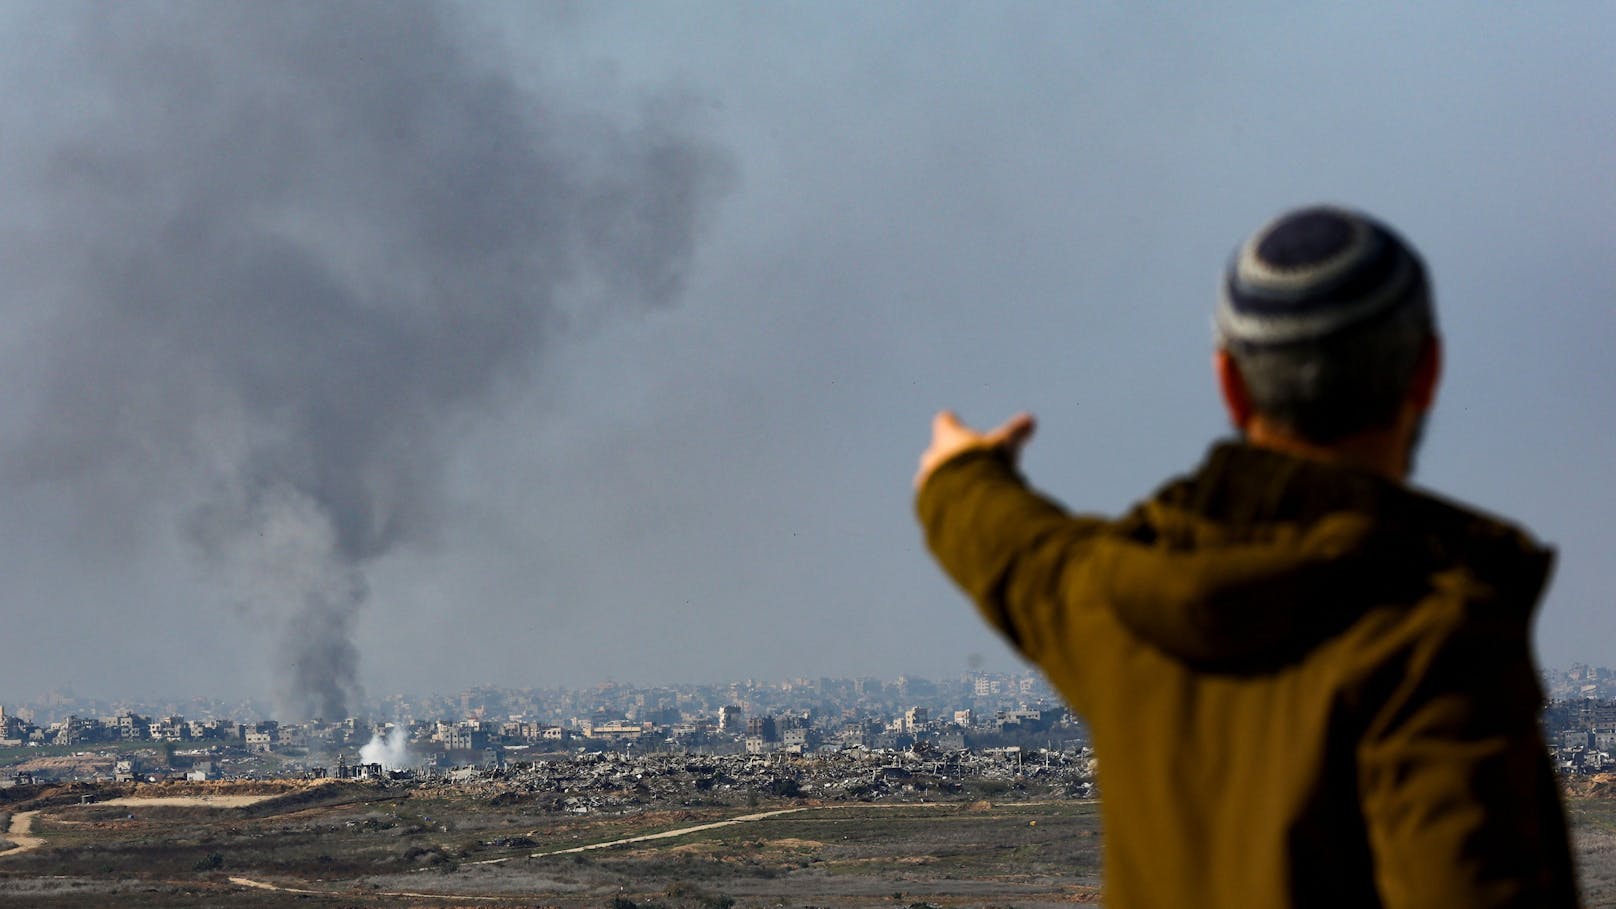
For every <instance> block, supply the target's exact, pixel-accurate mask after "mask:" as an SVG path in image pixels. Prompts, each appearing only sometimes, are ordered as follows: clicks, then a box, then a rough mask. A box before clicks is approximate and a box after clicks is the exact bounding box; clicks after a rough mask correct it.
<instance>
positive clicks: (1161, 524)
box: [1098, 443, 1553, 670]
mask: <svg viewBox="0 0 1616 909" xmlns="http://www.w3.org/2000/svg"><path fill="white" fill-rule="evenodd" d="M1118 531H1119V533H1120V534H1121V537H1122V540H1121V542H1122V545H1119V546H1115V547H1108V553H1109V554H1108V556H1107V559H1108V560H1109V561H1110V562H1111V564H1109V565H1104V566H1100V567H1101V571H1100V572H1099V573H1098V577H1100V578H1103V579H1104V580H1103V581H1102V582H1101V583H1102V585H1103V589H1102V590H1101V593H1102V595H1103V599H1104V600H1105V601H1106V602H1108V603H1110V604H1111V607H1112V608H1113V609H1114V610H1115V612H1116V614H1117V617H1118V619H1119V620H1120V621H1121V622H1122V623H1123V624H1124V625H1126V626H1127V627H1128V628H1129V629H1130V630H1131V631H1133V633H1135V634H1137V635H1138V636H1139V637H1141V638H1143V639H1144V640H1146V641H1147V642H1149V643H1150V644H1152V645H1154V646H1155V647H1157V648H1159V649H1160V650H1162V651H1164V652H1166V653H1168V654H1169V655H1171V656H1173V657H1175V658H1177V659H1180V660H1182V661H1185V662H1187V663H1191V664H1195V665H1198V666H1201V667H1204V668H1210V669H1223V670H1238V669H1251V670H1258V669H1263V668H1270V667H1273V666H1276V665H1283V664H1285V663H1289V662H1292V661H1294V660H1295V659H1297V658H1299V657H1300V656H1302V655H1303V654H1304V653H1306V652H1307V651H1308V650H1310V649H1311V648H1312V647H1314V646H1315V645H1317V644H1318V643H1319V642H1320V641H1323V640H1325V639H1327V638H1328V637H1330V636H1331V635H1332V634H1334V633H1336V632H1337V631H1339V630H1341V629H1342V628H1345V627H1346V626H1347V625H1348V624H1350V623H1351V622H1352V621H1353V620H1354V619H1356V618H1357V617H1358V616H1360V615H1362V614H1363V613H1364V612H1365V611H1366V610H1368V609H1371V608H1374V607H1376V606H1379V605H1383V604H1394V603H1395V604H1408V603H1413V602H1416V601H1418V600H1419V599H1421V598H1422V597H1423V595H1424V593H1425V592H1426V591H1428V590H1429V589H1431V587H1432V584H1433V577H1434V576H1435V575H1436V574H1438V573H1440V572H1444V571H1447V570H1450V569H1455V568H1461V569H1464V570H1465V571H1466V572H1467V573H1468V574H1469V576H1470V577H1472V578H1473V579H1474V580H1475V581H1476V582H1478V583H1479V584H1480V585H1481V586H1480V587H1478V588H1476V589H1477V590H1484V591H1487V592H1488V593H1489V594H1492V595H1485V596H1480V597H1478V605H1477V606H1476V608H1499V609H1508V610H1513V611H1514V612H1515V613H1517V614H1516V615H1512V616H1509V617H1508V618H1510V619H1511V620H1518V621H1520V622H1521V623H1522V624H1525V623H1527V622H1529V620H1530V618H1531V610H1532V608H1533V604H1534V603H1535V602H1536V600H1537V594H1538V593H1539V592H1540V591H1541V589H1542V587H1543V584H1544V582H1545V580H1546V578H1547V575H1548V571H1549V567H1550V565H1551V563H1552V560H1553V554H1552V552H1551V551H1550V550H1548V549H1546V548H1544V547H1541V546H1539V545H1537V544H1535V543H1534V542H1532V541H1531V540H1530V539H1529V538H1528V537H1527V536H1526V535H1525V534H1524V533H1522V532H1521V531H1519V530H1517V529H1515V528H1514V527H1511V526H1509V525H1507V524H1505V523H1503V522H1501V521H1498V520H1496V519H1493V518H1491V517H1488V516H1485V515H1482V514H1479V513H1477V512H1474V511H1471V510H1468V509H1466V508H1464V507H1461V506H1458V505H1455V504H1453V503H1449V502H1446V501H1444V500H1442V499H1439V498H1437V497H1435V496H1431V495H1428V494H1424V493H1421V492H1418V491H1415V490H1413V489H1410V488H1409V487H1407V486H1404V485H1402V484H1400V483H1396V482H1393V481H1391V480H1388V479H1386V478H1383V477H1380V476H1378V475H1375V474H1372V473H1368V472H1363V471H1359V470H1354V469H1350V468H1342V467H1337V466H1333V465H1328V464H1323V463H1320V462H1316V461H1309V460H1304V459H1300V458H1295V457H1292V456H1289V455H1285V454H1282V453H1279V452H1275V451H1271V450H1268V449H1262V448H1256V447H1252V446H1248V445H1244V444H1235V443H1227V444H1221V445H1218V446H1215V447H1214V448H1213V449H1212V451H1211V452H1210V453H1209V455H1208V456H1207V459H1206V461H1205V463H1204V464H1203V465H1202V467H1201V468H1200V470H1198V471H1197V472H1196V473H1195V474H1193V475H1191V476H1188V477H1185V478H1182V479H1179V480H1176V481H1173V482H1170V483H1168V484H1167V485H1166V486H1164V487H1163V488H1162V489H1161V490H1160V491H1158V492H1157V494H1156V495H1155V496H1154V497H1153V498H1151V499H1150V500H1148V501H1146V502H1145V503H1143V504H1141V505H1140V506H1138V507H1137V508H1135V509H1134V510H1133V511H1132V512H1131V513H1130V514H1129V515H1128V516H1127V517H1125V518H1124V519H1123V520H1122V521H1121V523H1120V525H1119V526H1118Z"/></svg>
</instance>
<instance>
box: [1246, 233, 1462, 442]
mask: <svg viewBox="0 0 1616 909" xmlns="http://www.w3.org/2000/svg"><path fill="white" fill-rule="evenodd" d="M1215 325H1216V333H1217V340H1218V344H1219V346H1221V347H1222V348H1223V349H1225V350H1226V351H1228V353H1229V355H1230V357H1232V358H1233V360H1234V364H1235V367H1236V368H1237V369H1238V370H1239V371H1240V376H1241V378H1242V379H1243V380H1244V382H1245V385H1246V389H1247V392H1248V393H1249V394H1250V396H1251V403H1252V407H1253V408H1254V409H1255V411H1256V412H1257V413H1259V414H1262V415H1263V416H1264V417H1267V418H1268V419H1270V420H1273V421H1274V422H1276V423H1279V424H1280V425H1282V426H1284V427H1285V428H1286V429H1288V430H1290V431H1291V432H1294V433H1296V434H1297V435H1299V436H1301V437H1302V438H1304V439H1307V440H1309V441H1313V442H1317V443H1321V444H1327V443H1330V442H1334V441H1337V440H1339V439H1341V438H1344V437H1347V436H1351V435H1353V434H1355V433H1358V432H1361V431H1364V430H1367V429H1373V428H1376V427H1380V426H1387V425H1390V424H1391V423H1392V422H1393V420H1395V418H1396V416H1397V412H1398V409H1399V408H1400V407H1401V405H1402V403H1403V401H1404V399H1405V398H1406V396H1407V394H1408V389H1409V386H1410V384H1411V383H1412V382H1413V379H1414V374H1415V371H1416V370H1417V369H1418V368H1419V365H1420V357H1421V355H1422V353H1423V352H1424V350H1425V348H1426V346H1427V344H1428V343H1429V341H1430V340H1431V339H1432V338H1433V337H1434V336H1435V334H1436V319H1435V312H1434V308H1433V306H1432V302H1431V292H1430V283H1429V281H1428V280H1427V278H1426V273H1425V266H1424V263H1422V262H1421V261H1420V257H1419V255H1418V254H1417V253H1416V252H1415V251H1414V250H1413V248H1412V247H1410V246H1409V245H1408V243H1406V242H1405V241H1404V240H1403V239H1402V238H1401V237H1399V236H1398V235H1397V234H1396V233H1395V232H1393V231H1392V230H1391V228H1389V227H1387V226H1386V225H1384V224H1382V223H1380V222H1379V221H1376V220H1375V219H1373V218H1371V217H1369V216H1367V215H1364V214H1361V213H1358V212H1354V211H1350V210H1347V209H1342V208H1336V207H1328V206H1315V207H1311V208H1305V209H1299V210H1297V211H1293V212H1289V213H1286V214H1284V215H1281V216H1280V217H1279V218H1277V219H1275V220H1273V221H1271V222H1269V223H1268V224H1267V225H1265V226H1264V227H1263V228H1262V229H1261V230H1259V231H1257V232H1256V233H1255V234H1253V235H1252V236H1251V238H1250V239H1248V240H1247V241H1246V242H1245V244H1243V245H1242V246H1241V248H1240V249H1239V250H1238V251H1237V252H1236V253H1235V256H1234V258H1233V259H1232V260H1231V262H1230V263H1229V267H1228V270H1227V272H1226V273H1225V275H1224V281H1223V293H1222V296H1221V299H1220V300H1219V304H1218V310H1217V317H1216V320H1215Z"/></svg>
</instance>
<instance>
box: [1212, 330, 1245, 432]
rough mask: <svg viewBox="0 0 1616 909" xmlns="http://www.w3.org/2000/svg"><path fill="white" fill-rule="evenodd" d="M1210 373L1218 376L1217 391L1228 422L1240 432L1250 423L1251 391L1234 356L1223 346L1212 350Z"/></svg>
mask: <svg viewBox="0 0 1616 909" xmlns="http://www.w3.org/2000/svg"><path fill="white" fill-rule="evenodd" d="M1212 373H1213V375H1215V376H1217V378H1218V391H1219V392H1220V393H1221V394H1222V395H1223V406H1224V408H1225V409H1227V410H1228V411H1229V422H1230V423H1232V424H1234V428H1235V429H1238V430H1240V431H1241V432H1245V431H1246V426H1247V425H1248V424H1250V423H1251V413H1252V408H1251V392H1250V391H1248V390H1247V389H1246V380H1245V377H1244V376H1242V375H1240V367H1239V366H1237V365H1236V364H1235V362H1234V357H1231V356H1229V352H1228V351H1227V350H1224V349H1223V348H1221V347H1220V348H1218V349H1217V350H1215V351H1213V352H1212Z"/></svg>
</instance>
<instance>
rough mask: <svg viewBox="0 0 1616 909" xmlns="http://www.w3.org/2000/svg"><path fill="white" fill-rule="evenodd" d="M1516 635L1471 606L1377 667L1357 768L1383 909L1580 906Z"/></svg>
mask: <svg viewBox="0 0 1616 909" xmlns="http://www.w3.org/2000/svg"><path fill="white" fill-rule="evenodd" d="M1525 631H1526V629H1525V628H1524V627H1521V624H1520V623H1519V622H1511V621H1508V620H1505V619H1503V618H1493V619H1486V618H1483V619H1480V620H1477V618H1476V617H1475V616H1474V615H1473V614H1472V615H1471V616H1469V617H1468V618H1466V619H1465V620H1464V621H1462V622H1458V621H1456V622H1454V623H1452V625H1451V627H1450V628H1448V629H1446V630H1444V631H1442V632H1441V633H1438V634H1435V635H1429V636H1427V637H1426V639H1425V640H1424V641H1422V642H1420V643H1418V644H1416V645H1414V646H1411V647H1408V648H1402V655H1403V658H1402V659H1398V660H1394V661H1391V663H1390V664H1389V665H1388V666H1387V667H1385V670H1384V671H1383V672H1382V673H1381V675H1382V678H1383V679H1384V680H1385V682H1384V686H1383V687H1382V692H1383V693H1384V694H1386V697H1385V699H1384V700H1383V701H1380V703H1379V705H1378V707H1377V708H1376V710H1375V716H1374V718H1373V720H1372V721H1371V723H1370V725H1369V727H1368V729H1367V734H1366V735H1365V736H1364V739H1363V741H1362V742H1361V744H1360V746H1359V749H1358V752H1359V753H1358V766H1359V785H1360V787H1361V789H1362V792H1361V796H1362V804H1363V809H1364V820H1365V822H1366V824H1367V827H1368V833H1369V840H1370V846H1371V848H1372V850H1373V853H1374V861H1375V878H1376V885H1377V887H1378V888H1379V890H1380V894H1381V899H1382V900H1383V901H1384V904H1385V906H1386V907H1387V909H1414V907H1439V906H1473V907H1548V906H1553V907H1571V906H1576V905H1577V889H1576V879H1575V874H1574V873H1573V870H1572V862H1571V856H1570V848H1569V844H1568V841H1567V835H1566V826H1565V816H1564V810H1563V808H1562V806H1561V803H1560V795H1559V789H1558V787H1557V785H1556V783H1555V780H1554V774H1553V768H1552V767H1551V766H1550V763H1549V760H1548V752H1547V748H1546V747H1545V745H1544V743H1543V738H1542V734H1541V733H1540V732H1539V727H1538V719H1537V717H1538V711H1539V709H1540V707H1541V701H1542V696H1541V689H1540V688H1539V687H1538V683H1537V676H1536V673H1535V671H1534V669H1533V663H1532V660H1531V656H1530V654H1529V653H1528V644H1527V637H1526V634H1525Z"/></svg>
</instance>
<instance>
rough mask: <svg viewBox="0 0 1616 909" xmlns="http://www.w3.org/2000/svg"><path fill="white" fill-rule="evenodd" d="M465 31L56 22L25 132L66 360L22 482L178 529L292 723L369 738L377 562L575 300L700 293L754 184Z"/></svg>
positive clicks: (270, 16) (324, 18) (29, 273)
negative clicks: (275, 672) (262, 644)
mask: <svg viewBox="0 0 1616 909" xmlns="http://www.w3.org/2000/svg"><path fill="white" fill-rule="evenodd" d="M458 9H459V8H457V7H456V6H454V5H451V4H433V5H425V4H410V3H400V2H388V3H381V4H352V3H349V4H339V3H317V4H296V3H275V4H213V3H197V4H164V5H155V4H150V5H148V4H134V5H130V4H116V5H104V4H102V5H93V6H65V5H62V4H54V3H53V4H49V5H42V6H40V7H38V8H37V9H35V10H33V11H32V13H33V15H32V16H31V17H25V18H26V19H27V20H28V21H30V22H35V23H37V24H38V25H39V34H38V35H37V36H33V37H34V40H32V41H31V42H23V43H25V44H29V45H30V47H31V49H30V53H31V54H32V55H33V57H34V58H36V59H30V60H29V61H28V63H27V65H26V66H23V65H19V66H17V68H16V71H18V72H29V73H40V74H41V76H40V78H39V80H38V83H37V84H35V85H32V86H30V93H29V94H28V98H29V99H30V103H29V104H27V105H9V106H6V107H5V108H4V109H3V110H0V136H4V138H5V141H6V143H7V146H6V156H5V161H4V163H3V165H0V166H3V167H4V168H5V172H4V173H3V174H0V177H3V179H4V187H5V188H4V189H0V207H3V208H4V209H5V210H6V211H7V212H8V213H9V214H7V215H5V216H3V217H4V218H5V223H4V227H5V232H6V236H5V251H4V252H3V253H0V257H3V261H4V264H5V266H6V268H7V269H8V271H9V275H10V278H11V280H12V289H11V290H10V291H9V292H10V293H15V294H19V295H23V294H26V295H28V299H29V300H30V301H37V304H38V305H39V306H40V307H42V308H43V309H44V311H45V313H46V316H45V317H44V318H42V319H40V320H38V325H37V327H36V328H34V329H33V330H34V331H35V332H36V333H37V338H36V340H37V344H38V345H39V346H38V349H40V350H43V351H46V352H47V355H46V356H45V357H44V365H43V366H42V370H43V374H42V375H41V376H39V378H38V381H37V384H38V386H39V387H40V388H42V389H43V390H42V391H41V392H40V393H39V395H38V396H37V398H36V399H35V400H34V401H33V402H32V403H33V405H34V407H35V408H36V410H37V415H38V416H37V419H36V420H35V421H34V422H33V424H32V427H33V428H32V431H31V432H30V433H29V434H28V436H27V438H25V439H22V440H20V441H19V442H18V443H17V444H16V445H15V447H14V449H13V450H12V451H11V452H9V453H8V458H9V461H10V464H11V466H10V467H9V468H8V469H10V470H12V471H13V472H14V473H15V474H21V475H22V476H23V477H24V478H25V479H27V480H28V481H30V482H49V483H54V484H59V485H60V486H61V487H62V488H63V489H64V490H67V491H66V492H64V494H67V495H76V496H90V495H94V496H99V497H100V498H97V499H96V500H95V501H94V502H93V503H90V505H91V506H92V507H87V509H86V510H87V511H90V512H95V511H101V512H102V513H103V514H111V515H113V517H114V520H112V521H111V522H110V523H112V524H114V525H116V524H118V523H119V522H122V523H127V524H128V525H130V526H134V527H139V526H141V525H142V524H143V523H145V522H147V521H149V520H151V519H153V518H154V517H155V518H163V519H166V520H167V521H168V523H167V524H166V525H160V526H179V527H180V528H181V532H182V533H184V534H185V535H186V536H187V537H188V538H189V539H191V540H193V541H194V542H195V544H196V546H197V547H198V550H199V551H200V552H202V553H204V554H205V555H206V557H207V562H208V564H209V565H210V566H212V568H213V570H214V571H215V576H216V577H217V578H218V579H219V580H220V582H221V584H222V585H224V587H225V589H226V590H228V596H227V599H229V600H230V601H233V602H235V603H237V604H240V605H243V606H245V607H246V609H247V611H248V612H250V613H251V614H254V615H256V616H258V617H260V619H261V620H262V621H265V622H268V623H269V624H270V625H271V626H272V627H273V628H274V629H275V631H276V633H277V635H278V643H277V644H276V645H275V659H276V660H277V661H278V663H279V664H280V666H281V668H282V669H283V670H284V673H283V678H284V684H283V689H282V690H281V691H280V692H279V702H280V705H281V709H282V712H283V714H284V715H285V716H286V717H287V718H301V717H312V716H322V717H325V718H338V717H342V716H346V715H347V714H348V712H349V708H350V706H351V705H352V704H353V703H354V699H355V698H356V696H357V695H358V694H359V671H358V659H359V655H358V652H357V650H356V649H355V647H354V643H353V635H354V630H355V625H356V622H357V620H358V616H359V612H360V609H361V607H362V606H363V605H364V603H365V599H366V584H365V575H364V572H365V568H366V566H367V565H368V564H369V563H371V562H373V561H374V560H376V559H378V558H379V557H382V556H384V555H386V554H388V553H390V552H394V551H396V549H397V547H399V546H400V545H403V544H410V543H425V542H429V541H430V538H431V536H432V534H433V530H434V526H435V523H436V514H437V511H438V506H439V502H440V499H441V496H442V488H443V462H444V459H445V457H446V455H447V452H448V450H449V447H450V446H451V444H452V442H453V439H454V437H455V435H456V433H457V432H458V431H459V430H460V429H461V428H463V427H464V426H465V425H466V421H467V420H471V419H475V418H476V416H477V415H478V413H479V412H480V411H481V410H483V409H484V408H485V407H486V406H487V405H488V404H489V403H490V400H489V399H490V398H491V396H492V394H491V393H492V390H493V388H494V386H495V385H496V383H498V382H500V381H501V380H504V379H507V378H510V377H519V376H520V375H522V374H523V373H524V372H525V371H527V370H529V369H531V368H533V366H534V365H535V363H536V361H537V356H538V355H539V354H540V353H541V352H542V350H543V348H544V346H545V344H546V343H547V342H549V341H551V340H553V339H554V337H555V335H556V329H557V324H558V321H559V319H560V316H559V313H560V311H561V309H562V306H563V304H565V306H566V307H568V308H569V309H571V308H577V307H579V306H584V305H590V306H596V307H634V306H644V305H656V304H661V303H666V302H668V301H670V300H671V299H672V298H673V297H674V296H675V295H676V294H677V292H678V290H679V287H680V283H681V281H680V278H681V274H682V270H683V268H684V267H685V265H686V263H687V261H688V259H689V256H690V254H691V251H692V248H693V244H694V239H695V234H696V230H697V226H698V223H699V222H700V221H701V219H702V216H703V215H704V214H705V213H706V212H708V211H709V210H710V208H711V203H712V202H713V201H714V199H715V198H716V196H717V195H718V193H719V191H720V189H721V188H722V185H723V184H724V183H725V182H726V179H725V177H726V172H727V168H726V159H725V158H724V157H723V156H722V155H721V154H718V153H717V152H716V151H715V150H714V149H712V148H711V147H710V146H709V145H708V144H707V143H706V142H704V141H703V140H702V139H701V137H700V136H699V134H698V132H697V131H696V130H695V129H694V128H693V127H692V125H691V124H690V122H689V120H690V118H689V117H687V116H686V113H687V112H688V111H687V109H686V108H685V107H683V106H681V105H680V104H679V103H677V101H673V100H668V99H662V100H661V101H642V102H634V103H625V104H624V105H623V107H624V110H623V111H617V112H602V111H585V110H580V109H577V108H576V107H575V106H574V105H571V104H569V103H568V99H567V98H565V97H561V96H558V95H556V94H555V93H552V92H546V91H545V90H543V89H542V88H540V89H533V88H531V87H523V86H519V85H518V83H517V81H515V80H514V79H513V78H511V76H510V75H509V74H508V73H505V72H502V71H501V70H500V69H498V68H497V67H496V66H493V65H490V64H489V62H488V61H490V60H497V59H498V56H499V55H498V53H497V51H496V50H493V49H489V48H485V47H480V46H477V45H476V44H475V43H474V42H472V41H471V39H469V38H468V37H467V34H469V32H464V31H462V30H460V29H458V28H457V27H455V23H453V22H450V21H446V20H448V19H449V18H452V17H454V16H455V15H457V11H458ZM19 21H21V20H19ZM580 301H582V302H580ZM86 490H90V491H88V492H87V491H86Z"/></svg>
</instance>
